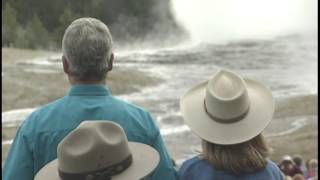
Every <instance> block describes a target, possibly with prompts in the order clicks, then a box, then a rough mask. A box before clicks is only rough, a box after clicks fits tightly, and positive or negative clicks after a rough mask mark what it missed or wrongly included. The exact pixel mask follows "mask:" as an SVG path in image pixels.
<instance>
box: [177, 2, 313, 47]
mask: <svg viewBox="0 0 320 180" xmlns="http://www.w3.org/2000/svg"><path fill="white" fill-rule="evenodd" d="M172 7H173V11H174V13H175V16H176V18H177V20H178V21H179V22H180V23H181V24H182V25H183V26H184V27H185V28H186V29H187V31H188V32H189V33H190V35H191V38H192V41H193V42H195V43H198V42H211V43H221V42H225V41H230V40H237V39H261V38H262V39H265V38H267V39H269V38H272V37H275V36H279V35H288V34H300V33H303V34H304V33H310V32H312V33H316V31H317V11H318V8H317V7H318V1H317V0H241V1H239V0H172Z"/></svg>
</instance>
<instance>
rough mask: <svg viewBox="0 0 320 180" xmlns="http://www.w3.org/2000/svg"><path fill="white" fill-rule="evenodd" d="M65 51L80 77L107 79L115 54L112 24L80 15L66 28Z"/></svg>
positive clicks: (63, 51) (73, 68) (80, 78)
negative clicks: (110, 29)
mask: <svg viewBox="0 0 320 180" xmlns="http://www.w3.org/2000/svg"><path fill="white" fill-rule="evenodd" d="M62 53H63V55H64V56H65V57H66V58H67V60H68V62H69V72H70V75H71V76H72V77H74V78H75V79H76V80H104V79H105V78H106V74H107V71H108V65H109V61H110V57H111V53H112V37H111V34H110V32H109V29H108V27H107V26H106V25H105V24H104V23H103V22H101V21H100V20H98V19H95V18H79V19H76V20H75V21H73V22H72V23H71V24H70V25H69V26H68V28H67V29H66V31H65V33H64V36H63V40H62Z"/></svg>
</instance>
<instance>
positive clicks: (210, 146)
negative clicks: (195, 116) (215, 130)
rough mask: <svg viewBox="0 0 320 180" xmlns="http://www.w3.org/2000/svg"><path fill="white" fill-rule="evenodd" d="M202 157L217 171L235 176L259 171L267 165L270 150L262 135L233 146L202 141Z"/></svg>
mask: <svg viewBox="0 0 320 180" xmlns="http://www.w3.org/2000/svg"><path fill="white" fill-rule="evenodd" d="M202 151H203V152H202V156H203V158H204V159H206V160H207V161H208V162H209V163H210V164H212V166H213V167H214V168H216V169H219V170H224V171H229V172H232V173H235V174H241V173H248V172H254V171H258V170H261V169H263V168H265V166H266V165H267V159H266V158H267V157H268V156H269V155H270V149H269V147H268V146H267V144H266V141H265V139H264V137H263V136H262V134H259V135H258V136H256V137H254V138H253V139H251V140H249V141H246V142H243V143H239V144H234V145H219V144H214V143H210V142H208V141H205V140H202Z"/></svg>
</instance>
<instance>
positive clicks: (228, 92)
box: [178, 69, 285, 180]
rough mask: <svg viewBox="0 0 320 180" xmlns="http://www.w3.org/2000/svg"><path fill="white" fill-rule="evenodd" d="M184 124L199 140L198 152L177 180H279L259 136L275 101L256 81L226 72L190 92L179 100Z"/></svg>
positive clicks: (189, 160) (267, 150)
mask: <svg viewBox="0 0 320 180" xmlns="http://www.w3.org/2000/svg"><path fill="white" fill-rule="evenodd" d="M180 109H181V113H182V116H183V118H184V120H185V122H186V124H187V125H188V126H189V127H190V129H191V130H192V131H193V132H194V133H195V134H196V135H198V136H199V137H200V138H201V140H202V153H201V154H200V155H197V156H196V157H193V158H191V159H188V160H186V161H185V162H184V163H183V164H182V166H181V168H180V170H179V173H178V174H179V179H181V180H213V179H223V180H257V179H259V180H283V179H284V178H285V176H284V175H283V173H282V172H281V171H280V169H279V168H278V166H277V165H276V164H275V163H274V162H272V161H271V160H270V159H269V158H268V156H269V153H270V148H269V147H268V145H267V143H266V141H265V139H264V136H263V135H262V134H261V133H262V131H263V130H264V129H265V128H266V126H267V125H268V124H269V122H270V121H271V119H272V117H273V113H274V99H273V96H272V93H271V91H270V90H269V89H268V88H267V87H265V86H264V85H263V84H261V83H260V82H258V81H256V80H253V79H250V78H243V77H242V76H240V75H239V74H237V73H235V72H232V71H230V70H225V69H222V70H219V71H218V72H217V73H215V74H214V76H213V77H212V78H211V79H210V80H208V81H206V82H203V83H201V84H199V85H197V86H195V87H194V88H192V89H190V90H189V91H188V92H187V93H186V94H185V95H184V96H183V97H182V98H181V100H180Z"/></svg>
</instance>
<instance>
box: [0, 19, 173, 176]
mask: <svg viewBox="0 0 320 180" xmlns="http://www.w3.org/2000/svg"><path fill="white" fill-rule="evenodd" d="M62 52H63V56H62V62H63V70H64V72H65V73H66V75H67V76H68V79H69V82H70V84H71V86H72V87H71V89H70V92H69V94H68V95H66V96H65V97H63V98H61V99H58V100H56V101H54V102H52V103H49V104H47V105H45V106H43V107H41V108H39V109H37V110H36V111H35V112H33V113H32V114H31V115H30V116H29V117H28V118H27V119H26V120H25V121H24V122H23V123H22V125H21V127H20V128H19V130H18V132H17V134H16V137H15V140H14V142H13V144H12V146H11V149H10V152H9V155H8V158H7V160H6V163H5V165H4V169H3V174H2V175H3V176H2V177H3V178H4V180H32V179H34V175H35V174H36V173H37V172H38V171H39V170H40V169H41V168H42V167H43V166H44V165H45V164H47V163H48V162H50V161H51V160H53V159H55V158H57V145H58V144H59V142H60V141H61V140H62V139H63V138H64V137H65V136H66V135H67V134H69V133H70V132H71V131H72V130H73V129H75V128H76V127H77V126H78V125H79V124H80V123H81V122H82V121H84V120H110V121H114V122H116V123H118V124H120V125H121V126H122V127H123V129H124V130H125V132H126V135H127V137H128V140H129V141H136V142H141V143H144V144H148V145H150V146H152V147H154V148H155V149H156V150H157V151H158V152H159V154H160V163H159V166H158V167H157V168H156V169H155V171H154V172H153V173H152V174H151V178H152V179H155V180H164V179H165V180H173V179H176V177H177V173H176V171H175V169H174V167H173V164H172V161H171V158H170V156H169V154H168V152H167V150H166V147H165V145H164V142H163V139H162V137H161V134H160V131H159V128H158V126H157V125H156V123H155V122H154V120H153V118H152V116H151V114H150V113H149V112H147V111H145V110H144V109H142V108H140V107H138V106H136V105H133V104H130V103H128V102H125V101H122V100H120V99H118V98H116V97H114V96H112V94H111V92H110V91H109V89H108V88H107V87H106V75H107V72H108V71H110V70H112V65H113V59H114V55H113V53H112V38H111V35H110V32H109V30H108V27H107V26H106V25H105V24H104V23H102V22H101V21H100V20H97V19H94V18H80V19H77V20H75V21H73V22H72V23H71V25H69V27H68V28H67V29H66V31H65V34H64V36H63V40H62ZM74 143H77V142H74Z"/></svg>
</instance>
